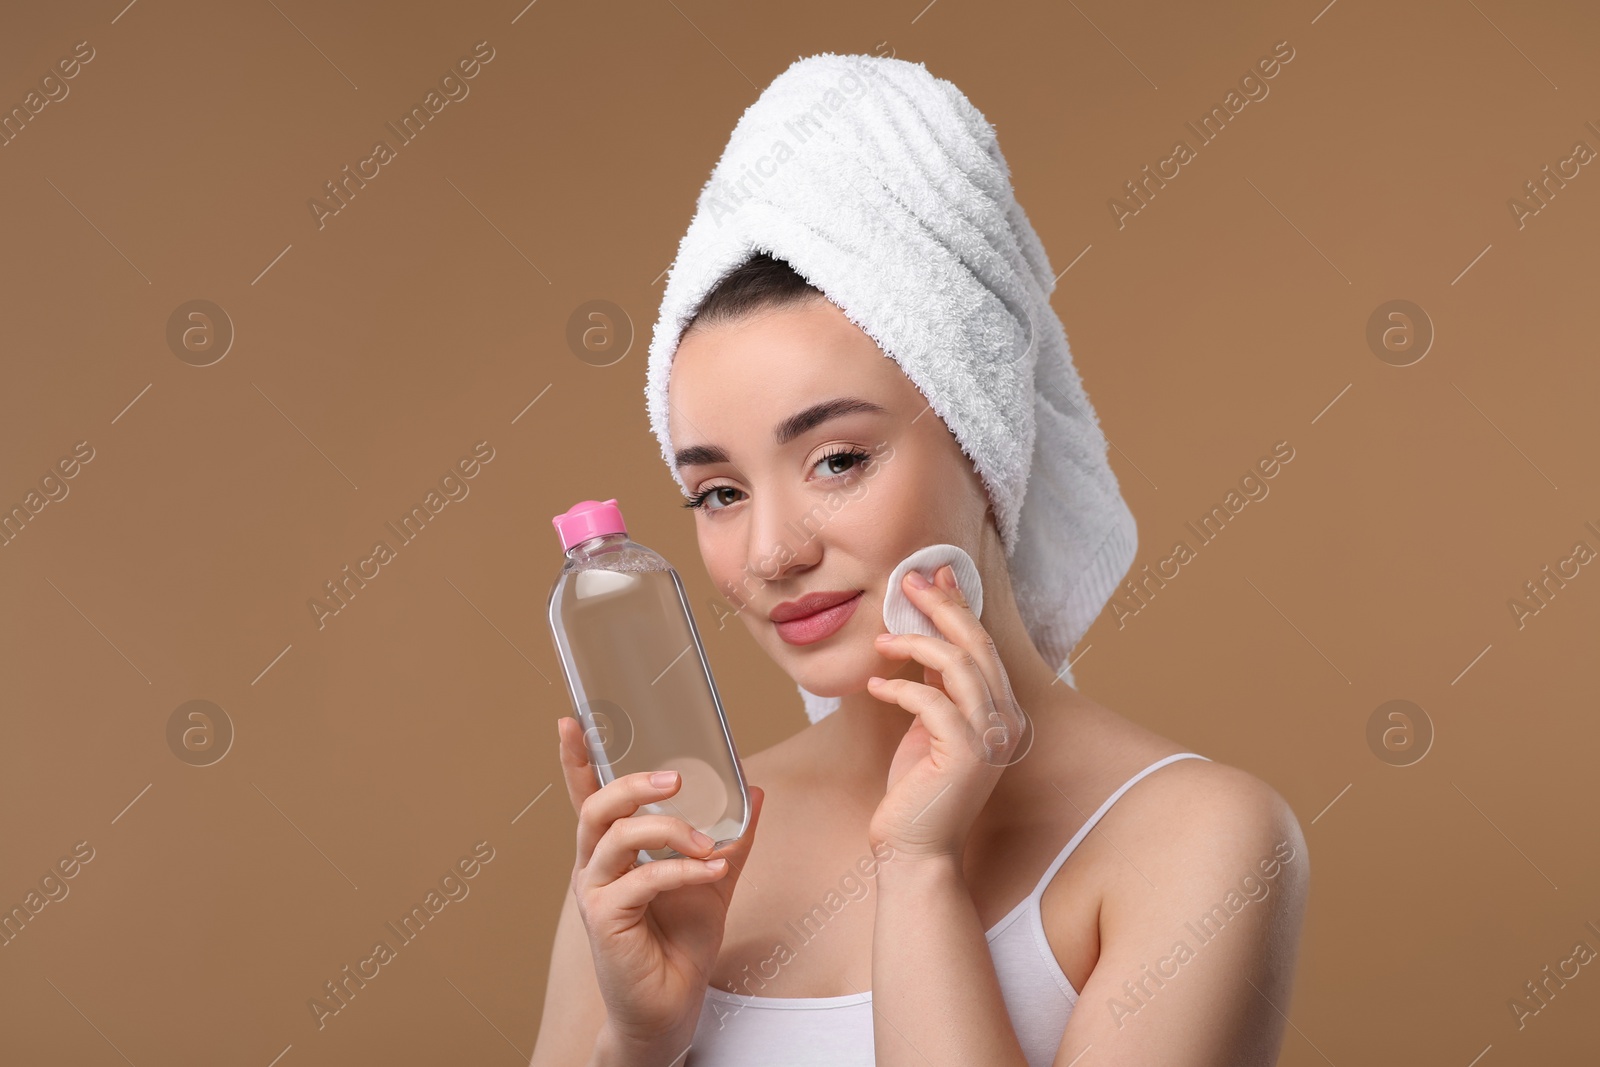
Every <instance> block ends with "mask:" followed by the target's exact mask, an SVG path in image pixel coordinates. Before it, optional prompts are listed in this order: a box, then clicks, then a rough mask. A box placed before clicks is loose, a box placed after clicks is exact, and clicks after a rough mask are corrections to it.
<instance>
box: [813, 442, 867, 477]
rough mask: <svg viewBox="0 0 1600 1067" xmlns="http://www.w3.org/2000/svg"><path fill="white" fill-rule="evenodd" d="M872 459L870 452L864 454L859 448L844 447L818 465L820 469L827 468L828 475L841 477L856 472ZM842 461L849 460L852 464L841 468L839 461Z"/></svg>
mask: <svg viewBox="0 0 1600 1067" xmlns="http://www.w3.org/2000/svg"><path fill="white" fill-rule="evenodd" d="M871 458H872V454H871V453H869V452H863V451H861V450H860V449H859V448H852V447H850V446H849V445H842V446H840V447H839V448H838V449H836V450H834V451H832V452H829V453H828V454H827V455H825V456H823V457H822V458H821V459H819V460H817V464H816V465H817V466H818V467H826V471H825V473H826V474H828V475H840V474H844V473H846V472H847V471H851V470H854V469H855V468H857V467H859V466H861V465H862V464H864V463H866V462H867V460H869V459H871ZM841 460H849V461H850V462H849V464H848V465H845V466H839V461H841ZM813 469H815V468H813Z"/></svg>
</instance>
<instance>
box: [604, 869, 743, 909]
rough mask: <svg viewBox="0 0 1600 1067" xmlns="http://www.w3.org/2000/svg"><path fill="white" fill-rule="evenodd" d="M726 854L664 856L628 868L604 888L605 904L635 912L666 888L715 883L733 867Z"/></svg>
mask: <svg viewBox="0 0 1600 1067" xmlns="http://www.w3.org/2000/svg"><path fill="white" fill-rule="evenodd" d="M732 868H733V865H732V864H730V863H729V862H728V860H727V858H726V857H723V858H719V859H712V860H700V859H677V858H674V859H666V860H656V861H655V862H654V863H646V864H643V865H641V866H639V867H636V868H634V869H633V870H631V871H628V872H627V873H626V874H624V875H623V876H622V877H621V878H618V879H617V880H616V881H614V882H611V883H609V884H607V885H605V886H603V887H600V888H602V889H604V890H605V894H606V895H605V906H606V908H607V909H609V910H612V911H613V912H622V911H636V910H638V909H639V908H642V907H644V906H645V905H646V904H649V903H650V902H651V901H652V900H654V899H655V898H656V897H658V896H660V895H661V894H662V893H665V892H666V891H667V890H669V889H677V888H678V887H679V886H685V885H695V884H698V883H701V882H715V881H716V880H717V879H719V878H722V877H723V876H724V875H726V874H727V873H728V871H730V870H732Z"/></svg>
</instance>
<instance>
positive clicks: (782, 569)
mask: <svg viewBox="0 0 1600 1067" xmlns="http://www.w3.org/2000/svg"><path fill="white" fill-rule="evenodd" d="M806 501H807V498H806V496H805V494H804V492H801V491H794V492H790V491H785V490H781V489H780V490H774V489H770V488H769V489H768V490H767V491H766V492H759V493H756V494H753V495H752V499H751V501H750V505H751V506H750V560H749V567H750V572H751V573H752V574H754V575H756V576H757V577H759V578H761V579H762V580H763V581H768V582H782V581H784V580H786V579H788V578H792V577H795V576H796V575H799V574H803V573H805V572H806V571H808V570H810V569H811V568H812V567H814V566H816V564H817V561H818V560H819V559H820V558H821V556H822V538H821V530H820V528H819V526H818V523H817V522H816V521H815V516H810V515H809V513H808V507H807V504H806ZM808 520H809V521H808Z"/></svg>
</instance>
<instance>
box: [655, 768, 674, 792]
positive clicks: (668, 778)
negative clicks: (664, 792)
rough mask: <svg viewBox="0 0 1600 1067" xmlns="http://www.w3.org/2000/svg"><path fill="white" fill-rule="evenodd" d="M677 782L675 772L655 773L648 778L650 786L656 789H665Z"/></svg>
mask: <svg viewBox="0 0 1600 1067" xmlns="http://www.w3.org/2000/svg"><path fill="white" fill-rule="evenodd" d="M677 781H678V772H677V771H657V772H656V773H654V774H652V775H651V776H650V784H651V785H653V786H655V787H656V788H657V789H666V788H667V787H668V786H671V785H675V784H677Z"/></svg>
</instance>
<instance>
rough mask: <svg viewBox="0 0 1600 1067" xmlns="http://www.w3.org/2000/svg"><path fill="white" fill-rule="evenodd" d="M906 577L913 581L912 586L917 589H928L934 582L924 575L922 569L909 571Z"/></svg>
mask: <svg viewBox="0 0 1600 1067" xmlns="http://www.w3.org/2000/svg"><path fill="white" fill-rule="evenodd" d="M906 578H907V579H908V580H909V581H910V582H911V584H912V586H913V587H914V588H917V589H926V588H928V586H930V585H932V584H933V583H932V582H930V581H928V579H926V578H924V577H923V576H922V572H921V571H907V572H906Z"/></svg>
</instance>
